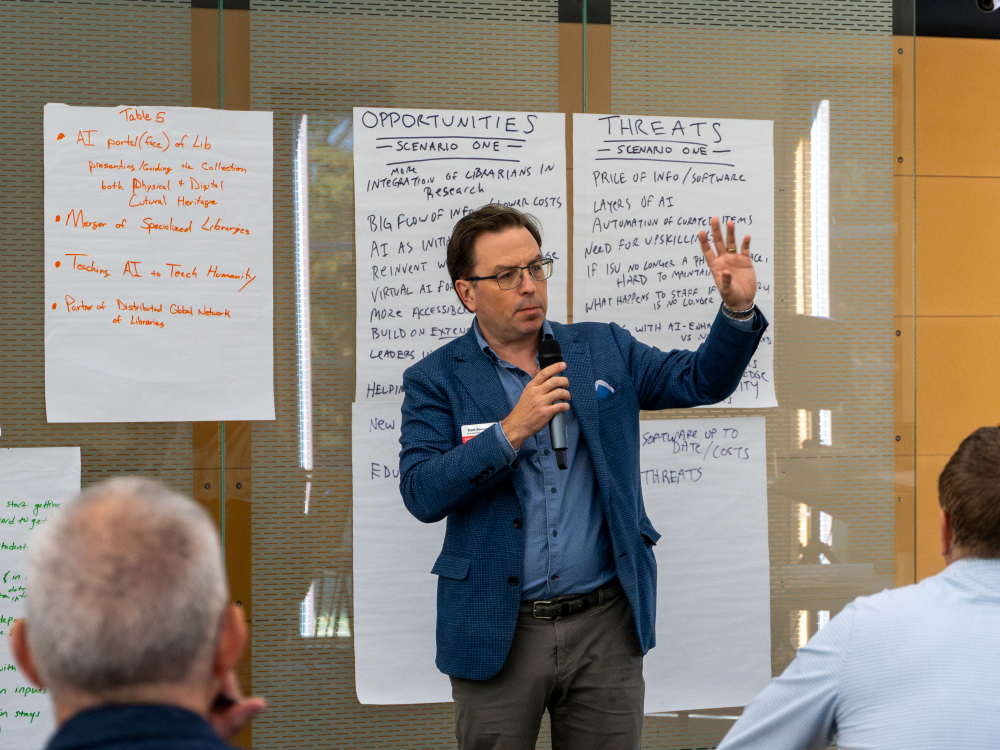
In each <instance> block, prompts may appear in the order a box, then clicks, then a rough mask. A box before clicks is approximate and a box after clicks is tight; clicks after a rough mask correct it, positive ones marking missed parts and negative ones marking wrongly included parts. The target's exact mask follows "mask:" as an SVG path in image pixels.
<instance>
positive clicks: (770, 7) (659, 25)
mask: <svg viewBox="0 0 1000 750" xmlns="http://www.w3.org/2000/svg"><path fill="white" fill-rule="evenodd" d="M891 33H892V7H891V4H890V3H888V2H868V3H850V4H844V3H803V4H796V5H794V6H790V5H789V4H787V3H780V2H735V3H724V4H722V3H712V4H707V3H701V2H669V3H666V2H640V1H638V0H635V1H631V2H630V1H628V0H622V1H618V2H615V3H614V6H613V23H612V57H611V86H612V88H611V101H612V109H613V111H614V112H615V113H621V114H646V115H650V116H652V115H678V116H687V117H699V118H700V117H718V118H724V117H732V118H751V119H769V120H773V121H774V174H775V247H774V255H773V257H774V264H775V267H774V284H775V290H774V292H775V296H774V300H775V314H774V321H773V323H774V326H773V329H772V333H773V336H774V342H775V355H774V378H775V383H776V391H777V398H778V404H779V406H778V407H777V408H774V409H766V410H759V411H752V412H747V414H750V413H758V414H762V415H764V416H766V418H767V446H768V506H769V516H770V518H769V544H770V558H771V559H770V562H771V653H772V668H773V671H774V673H775V674H778V673H780V672H781V671H782V670H783V669H784V668H785V666H787V664H788V663H789V662H790V661H791V659H792V658H793V657H794V654H795V650H796V648H798V647H799V646H800V645H802V644H803V643H805V641H806V640H807V639H808V638H809V637H810V636H811V635H812V634H814V633H815V632H816V630H817V629H818V628H820V627H822V626H823V625H824V624H825V623H826V622H827V621H828V620H829V618H830V617H831V616H833V615H835V614H836V613H837V612H838V611H839V610H840V609H841V608H842V607H843V606H844V605H845V604H847V603H848V602H849V601H850V600H851V599H853V598H854V597H856V596H858V595H861V594H867V593H871V592H874V591H878V590H880V589H882V588H884V587H887V586H891V585H892V584H893V573H894V556H893V541H894V531H895V527H894V507H893V505H894V497H893V442H892V439H891V435H892V425H893V421H892V420H893V391H892V378H891V373H892V369H891V368H892V364H893V360H892V355H893V350H892V344H893V337H892V313H893V297H892V263H893V253H892V239H893V226H892V220H893V214H892V209H893V202H892V199H893V193H892V182H891V177H890V172H889V169H888V167H889V165H890V163H891V159H892V156H893V154H892V148H893V142H892V85H893V69H892V63H893V60H892V58H891V56H890V53H891V48H890V44H891V37H890V35H891ZM719 210H720V211H722V210H724V209H722V208H720V209H719ZM751 233H752V231H751ZM730 413H731V412H730ZM647 416H650V417H653V416H655V417H656V418H662V417H667V418H669V417H671V416H673V417H679V416H681V415H679V414H676V413H673V414H672V413H670V412H667V413H665V414H656V415H652V414H650V415H647ZM684 416H686V415H684ZM705 416H708V414H706V415H705ZM670 533H675V534H683V533H685V531H684V530H683V529H674V530H671V531H668V532H667V535H668V536H669V534H670ZM739 713H740V709H738V708H735V709H731V710H717V711H693V712H690V713H685V712H681V713H680V714H679V715H677V716H667V717H650V719H649V720H648V722H647V727H646V733H645V744H646V745H647V746H649V747H692V746H706V745H707V746H714V745H715V744H717V743H718V741H719V740H721V738H722V736H723V735H724V734H725V732H726V731H728V729H729V727H730V726H731V724H732V721H731V720H726V719H722V718H717V717H713V716H712V714H716V715H720V714H721V715H728V716H736V715H738V714H739Z"/></svg>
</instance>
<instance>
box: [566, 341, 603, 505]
mask: <svg viewBox="0 0 1000 750" xmlns="http://www.w3.org/2000/svg"><path fill="white" fill-rule="evenodd" d="M564 332H566V329H565V328H563V329H562V330H560V331H558V333H557V336H558V335H561V334H563V333H564ZM559 343H560V345H561V346H562V350H563V359H564V360H566V377H567V378H569V392H570V394H572V396H573V398H572V399H571V400H570V408H572V409H573V413H574V414H576V418H577V420H579V422H580V432H581V433H582V434H583V439H584V440H586V441H587V449H588V450H589V451H590V458H591V460H592V461H593V463H594V473H595V474H596V476H597V484H598V486H599V487H600V488H601V495H602V496H607V494H608V492H607V481H606V477H607V476H608V474H607V464H606V463H605V460H604V448H603V446H602V445H601V429H600V428H601V425H600V420H599V417H598V413H597V397H596V395H595V392H594V367H593V364H592V360H591V356H590V347H589V346H588V345H587V344H586V343H579V342H577V341H576V340H575V339H569V340H566V341H563V340H560V342H559Z"/></svg>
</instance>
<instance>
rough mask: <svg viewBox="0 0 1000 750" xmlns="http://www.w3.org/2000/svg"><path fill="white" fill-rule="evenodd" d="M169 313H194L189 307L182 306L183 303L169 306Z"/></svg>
mask: <svg viewBox="0 0 1000 750" xmlns="http://www.w3.org/2000/svg"><path fill="white" fill-rule="evenodd" d="M170 314H171V315H192V316H193V315H194V313H193V312H192V311H191V308H190V307H184V305H171V306H170Z"/></svg>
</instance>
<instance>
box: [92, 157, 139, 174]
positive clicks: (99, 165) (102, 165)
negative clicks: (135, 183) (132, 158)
mask: <svg viewBox="0 0 1000 750" xmlns="http://www.w3.org/2000/svg"><path fill="white" fill-rule="evenodd" d="M87 165H88V167H89V168H90V173H91V174H93V173H94V170H95V169H120V170H122V171H125V170H128V171H129V172H134V171H135V164H126V163H125V161H124V160H119V162H118V163H117V164H111V163H109V162H104V161H88V162H87Z"/></svg>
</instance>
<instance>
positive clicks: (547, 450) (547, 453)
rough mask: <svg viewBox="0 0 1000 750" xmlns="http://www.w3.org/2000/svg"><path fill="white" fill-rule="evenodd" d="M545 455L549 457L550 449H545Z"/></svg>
mask: <svg viewBox="0 0 1000 750" xmlns="http://www.w3.org/2000/svg"><path fill="white" fill-rule="evenodd" d="M545 455H546V456H547V455H549V449H548V448H546V449H545Z"/></svg>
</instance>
